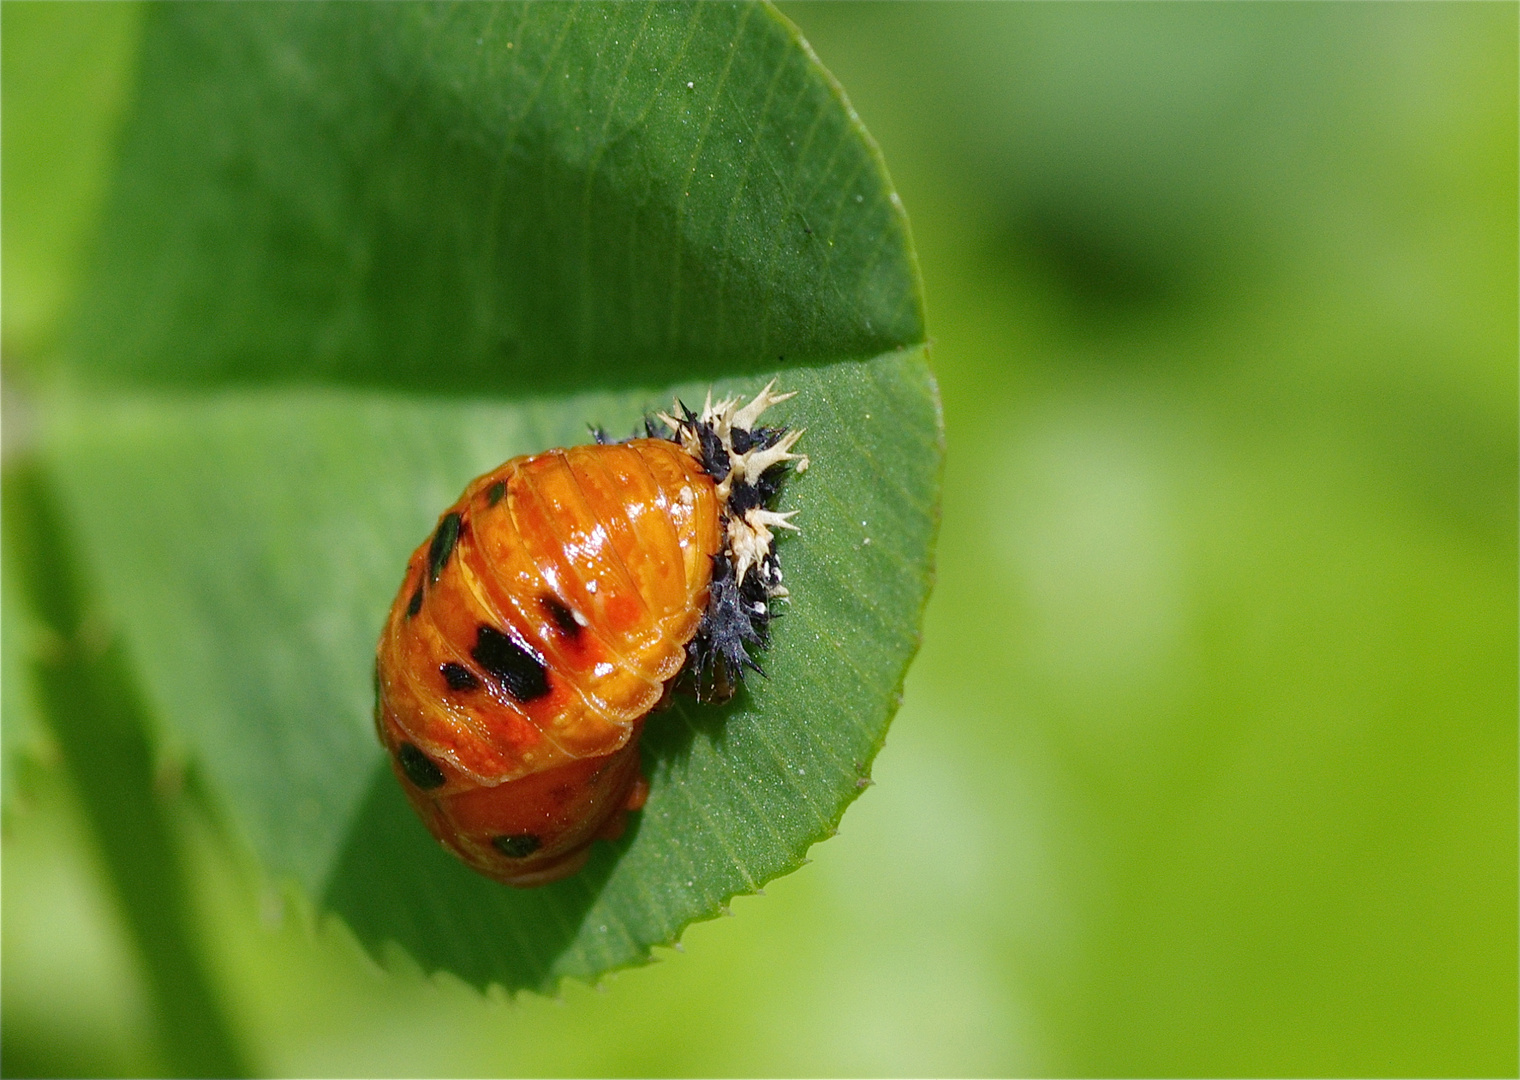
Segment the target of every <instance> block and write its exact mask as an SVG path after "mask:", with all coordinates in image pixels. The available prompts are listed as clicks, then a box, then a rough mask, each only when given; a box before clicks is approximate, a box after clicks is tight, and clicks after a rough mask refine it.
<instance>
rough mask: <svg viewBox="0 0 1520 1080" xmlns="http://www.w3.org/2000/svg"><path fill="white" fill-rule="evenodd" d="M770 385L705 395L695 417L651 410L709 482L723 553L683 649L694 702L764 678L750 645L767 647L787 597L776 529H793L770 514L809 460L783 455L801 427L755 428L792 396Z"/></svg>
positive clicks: (650, 426)
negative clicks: (746, 393) (745, 395)
mask: <svg viewBox="0 0 1520 1080" xmlns="http://www.w3.org/2000/svg"><path fill="white" fill-rule="evenodd" d="M775 385H776V384H775V382H774V381H773V382H771V383H769V384H768V385H767V386H766V387H765V389H763V390H761V391H760V392H759V393H758V394H756V395H755V396H754V398H753V399H752V400H751V401H750V402H749V403H748V404H742V403H741V399H740V398H737V397H733V398H724V399H723V400H721V401H719V402H716V403H714V402H713V400H712V394H711V393H709V394H708V395H707V400H706V401H705V402H704V403H703V405H702V411H701V412H700V413H694V412H692V410H691V409H689V408H687V407H686V406H685V405H684V404H683V403H682V402H680V401H677V402H676V403H675V410H674V412H671V413H659V414H657V416H658V419H659V420H660V421H661V422H663V423H664V424H665V425H666V426H667V427H668V429H669V431H670V434H669V435H667V436H665V437H667V438H670V439H671V440H672V441H674V442H677V443H680V444H681V446H682V447H684V448H685V450H686V452H687V453H689V454H690V455H691V456H692V457H693V458H695V459H696V460H697V461H698V462H700V463H701V465H702V468H703V470H704V471H706V472H707V474H708V475H709V476H711V477H712V478H713V480H714V481H715V482H716V484H717V488H716V490H717V495H718V505H719V508H720V511H721V517H720V521H721V524H722V528H723V532H724V542H723V550H722V551H721V552H720V553H719V554H718V555H715V556H714V557H713V573H712V584H711V585H710V586H709V589H708V603H707V610H706V611H705V612H704V613H703V616H702V622H701V625H700V626H699V627H698V629H697V634H696V637H694V638H693V639H692V641H691V644H690V645H688V646H687V670H688V671H690V673H691V675H692V678H693V680H694V682H695V684H696V691H697V696H698V697H699V698H705V699H712V698H716V697H727V696H728V695H729V694H731V693H732V692H733V688H734V686H735V684H736V683H738V682H739V681H740V680H741V679H743V677H744V672H745V671H746V670H750V671H758V672H760V673H761V674H762V675H763V674H764V672H763V671H761V669H760V665H759V664H758V663H756V662H755V659H754V657H753V656H751V655H750V647H755V648H762V649H763V648H764V647H765V646H766V645H767V644H768V642H769V640H770V621H771V619H773V618H775V617H776V612H775V611H774V605H775V602H776V601H778V600H783V599H785V598H786V596H787V591H786V587H785V586H783V585H782V584H781V564H780V562H779V561H778V560H777V558H776V546H775V532H774V530H777V529H792V530H795V529H796V528H797V526H795V525H793V524H792V522H791V518H792V517H793V515H794V514H795V513H796V511H788V512H786V513H778V512H777V511H776V510H775V503H776V500H777V498H778V497H779V496H780V492H781V483H782V481H783V479H784V478H785V476H786V474H787V472H788V470H795V471H796V472H799V473H800V472H803V471H805V470H806V469H807V467H808V459H807V457H806V456H805V455H802V454H794V453H792V452H791V451H792V447H793V446H795V445H796V444H797V440H798V439H799V438H801V437H802V432H801V431H800V430H799V431H788V430H787V429H786V428H784V427H777V428H772V427H758V426H756V421H758V420H759V419H760V416H761V414H762V413H764V412H765V411H766V410H767V409H769V408H770V407H771V406H772V405H775V404H777V403H779V402H782V401H786V400H787V399H788V398H790V397H792V396H793V393H795V391H794V392H793V393H787V394H776V393H772V390H773V389H774V387H775ZM645 430H646V431H648V432H649V433H650V434H651V435H653V434H654V433H655V425H654V421H653V420H646V421H645ZM662 434H663V433H662Z"/></svg>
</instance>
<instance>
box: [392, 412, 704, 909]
mask: <svg viewBox="0 0 1520 1080" xmlns="http://www.w3.org/2000/svg"><path fill="white" fill-rule="evenodd" d="M721 541H722V537H721V529H720V520H719V508H718V500H717V496H716V494H715V492H714V487H713V482H712V479H711V478H710V477H708V476H707V474H706V473H705V472H703V471H702V469H701V467H700V465H698V463H697V462H696V461H695V460H693V459H692V458H691V456H690V455H688V454H687V453H686V451H684V450H683V449H682V448H681V447H680V446H678V445H676V444H675V443H671V442H667V441H665V440H661V439H637V440H634V441H632V442H629V443H623V444H618V445H611V446H601V445H592V446H580V447H575V448H573V449H569V450H551V451H549V452H547V453H543V454H535V455H533V456H531V457H520V458H513V459H512V460H511V461H508V462H506V463H505V464H503V465H501V466H500V467H498V468H496V469H494V470H492V471H491V472H489V473H487V474H485V475H484V476H481V477H479V478H478V479H476V480H474V481H473V482H472V483H471V484H470V485H469V486H468V487H467V488H466V489H465V491H464V494H463V495H462V496H461V497H460V499H459V501H458V502H456V503H455V504H454V505H453V506H451V507H449V509H448V510H446V511H445V512H444V513H443V515H442V516H441V517H440V518H439V525H438V528H437V529H436V530H435V532H434V534H433V535H432V536H431V537H429V539H428V540H427V541H425V542H424V543H423V544H422V545H421V546H419V547H418V548H417V550H416V551H415V552H413V553H412V556H411V559H410V560H409V561H408V564H407V572H406V577H405V579H404V580H403V582H402V585H401V589H400V591H399V592H398V593H397V594H396V599H395V602H394V603H393V604H392V605H391V611H390V615H389V618H388V619H387V622H386V626H385V631H384V633H383V634H382V635H381V638H380V645H379V649H378V655H377V671H378V683H379V701H378V705H377V709H376V725H377V727H378V729H379V733H380V738H381V741H382V742H384V744H385V746H386V749H387V750H388V751H389V752H390V754H391V762H392V765H393V767H394V768H395V770H396V773H397V776H398V777H399V778H400V780H401V784H402V787H403V789H404V790H405V791H406V793H407V797H408V798H409V799H410V800H411V802H412V805H413V806H414V807H416V809H417V812H418V814H419V815H420V816H421V817H422V819H423V821H424V822H425V823H426V824H427V826H428V828H429V829H430V830H432V832H433V834H434V835H435V836H437V837H438V839H439V840H440V841H441V842H442V843H443V844H444V845H445V846H446V847H448V848H449V849H450V850H452V851H453V852H454V853H455V854H456V855H458V856H459V857H460V858H461V859H463V860H464V861H465V862H466V863H468V864H469V865H470V866H472V867H474V868H475V869H476V870H479V871H480V872H481V873H484V874H486V875H488V876H490V877H493V878H496V879H497V880H499V881H503V882H505V883H506V884H509V885H520V886H526V885H538V884H543V883H544V882H547V881H552V880H555V879H556V878H559V877H563V876H565V875H567V874H570V873H573V872H574V871H575V870H576V869H578V868H579V867H580V865H581V864H582V863H583V862H584V861H585V859H586V856H587V854H588V850H589V845H590V844H591V841H592V840H594V839H595V838H596V837H597V836H608V837H611V836H615V835H617V834H618V833H620V832H621V831H622V826H623V816H624V815H625V813H626V812H627V811H628V810H630V809H637V808H638V807H639V806H641V805H642V804H643V798H644V792H645V788H644V785H643V781H642V778H641V776H640V772H639V765H638V761H639V758H638V748H637V735H638V731H639V728H640V724H641V722H642V720H643V718H644V717H645V716H646V715H647V714H648V713H649V711H650V710H651V709H653V708H654V707H655V705H656V704H657V703H658V702H659V701H660V699H661V697H662V696H663V694H664V692H665V684H666V683H667V681H669V680H671V679H673V678H675V676H676V675H677V674H679V672H680V670H681V667H682V665H683V664H684V662H685V658H686V645H687V643H688V642H689V641H690V640H691V639H692V637H693V636H694V635H695V634H696V631H697V625H698V623H699V621H700V619H701V616H702V611H703V608H704V607H705V606H706V603H707V588H708V582H709V578H710V574H711V559H712V556H713V555H715V554H716V553H717V552H718V551H719V548H720V545H721ZM408 744H409V745H410V746H411V747H414V748H415V750H408V749H406V747H407V745H408ZM408 764H410V768H409V767H408ZM530 847H531V850H528V849H529V848H530Z"/></svg>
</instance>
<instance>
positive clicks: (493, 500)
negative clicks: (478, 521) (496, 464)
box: [486, 480, 507, 506]
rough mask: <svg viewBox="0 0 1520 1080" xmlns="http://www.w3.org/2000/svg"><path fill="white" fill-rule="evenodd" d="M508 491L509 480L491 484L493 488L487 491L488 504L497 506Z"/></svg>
mask: <svg viewBox="0 0 1520 1080" xmlns="http://www.w3.org/2000/svg"><path fill="white" fill-rule="evenodd" d="M506 493H507V482H506V481H505V480H498V481H496V483H494V484H492V485H491V490H490V491H487V492H486V504H487V505H488V506H495V505H496V504H497V503H499V502H501V500H502V498H503V497H504V496H505V495H506Z"/></svg>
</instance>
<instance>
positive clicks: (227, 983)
mask: <svg viewBox="0 0 1520 1080" xmlns="http://www.w3.org/2000/svg"><path fill="white" fill-rule="evenodd" d="M783 10H784V11H785V12H786V14H787V15H788V16H790V17H791V18H792V19H793V20H795V21H796V22H797V23H798V24H799V25H800V26H801V27H802V29H803V31H804V33H805V34H806V35H807V36H808V38H809V40H810V41H811V42H812V43H813V45H814V46H815V48H816V49H817V51H818V53H819V55H820V57H821V58H822V60H823V62H824V63H825V64H826V65H827V66H828V67H829V68H830V69H831V70H832V71H833V72H834V73H835V74H836V75H837V76H838V77H839V79H840V81H841V82H842V83H843V84H844V86H845V87H846V88H847V90H848V92H849V94H850V96H851V100H852V101H853V103H854V105H855V106H856V108H857V109H858V110H859V112H860V114H861V117H862V119H863V120H864V121H865V123H866V125H867V127H868V128H869V129H870V130H871V132H872V133H873V134H874V136H875V137H876V139H877V140H878V141H879V142H880V144H881V146H882V149H883V151H884V153H885V155H886V159H887V163H888V166H889V168H890V169H891V171H892V174H893V177H894V179H895V181H896V182H897V184H898V187H899V189H900V191H901V193H902V196H903V199H904V201H905V203H906V205H907V207H908V210H909V213H910V214H911V215H912V218H913V223H914V229H915V235H916V238H917V242H918V244H919V251H920V257H921V261H922V268H923V273H924V279H925V282H926V286H927V290H928V300H929V314H930V328H931V332H932V333H933V334H934V336H935V349H934V359H935V364H936V368H937V372H938V374H939V377H940V380H941V387H942V390H943V394H944V404H945V422H946V429H947V432H948V441H949V459H948V467H947V472H946V478H945V479H946V487H945V496H944V524H943V532H942V537H941V547H940V556H939V567H940V572H939V584H938V587H937V591H936V592H935V595H934V598H933V600H932V601H931V604H930V607H929V612H928V617H927V625H926V627H925V632H924V646H923V652H922V653H921V655H920V658H919V660H918V661H917V662H916V664H915V666H914V668H913V670H912V673H911V675H910V677H909V681H908V687H907V694H906V698H905V701H904V704H903V709H902V712H901V713H900V715H899V717H898V719H897V721H896V722H895V724H894V726H893V729H892V733H891V737H890V740H889V743H888V746H887V748H886V750H885V751H883V753H882V755H881V757H880V758H879V759H878V762H877V765H876V769H875V776H876V779H877V782H878V786H877V787H876V788H874V789H873V790H871V791H870V792H868V793H867V794H866V796H865V797H864V798H863V799H862V800H861V801H860V802H859V803H858V804H857V805H856V806H855V807H854V808H853V809H852V810H851V811H850V812H849V814H848V815H847V816H846V818H845V821H844V824H843V827H842V830H841V834H840V835H839V837H838V838H836V839H834V840H831V841H829V842H827V843H826V844H824V845H822V846H821V847H820V848H818V849H816V850H815V851H814V853H813V857H814V860H815V861H814V862H813V864H812V865H810V866H808V867H806V868H805V869H803V870H802V871H800V872H799V873H797V874H795V875H793V876H791V877H789V878H785V879H782V880H780V881H777V882H775V883H774V884H773V885H772V886H771V887H770V888H769V889H768V890H767V893H768V895H766V896H764V897H756V898H747V899H740V900H738V901H737V902H736V903H735V904H734V914H735V915H736V916H737V917H736V918H733V919H723V920H719V921H718V922H716V923H708V924H703V925H700V926H697V927H694V928H693V929H692V930H691V931H690V932H689V933H688V934H687V935H686V939H685V951H684V952H683V953H680V954H676V953H666V954H662V956H661V962H660V963H658V964H656V965H655V966H653V967H651V968H647V969H642V970H637V971H632V972H627V973H624V974H622V975H620V976H617V977H615V978H613V979H611V980H609V981H608V982H607V984H606V985H605V986H604V987H603V988H602V992H597V991H594V990H590V989H587V988H585V987H581V986H579V985H572V986H567V987H566V988H565V992H564V996H563V1000H562V1001H546V1000H543V999H538V998H533V997H524V998H520V999H518V1000H516V1001H508V1000H506V999H505V998H504V997H502V996H500V995H492V996H487V997H486V998H482V997H480V995H478V994H476V993H475V992H474V991H472V990H470V989H468V988H466V987H465V986H463V985H461V984H459V983H458V982H456V981H454V980H451V979H449V978H446V977H445V978H435V979H431V980H429V979H425V978H423V977H422V976H421V975H419V974H418V973H417V972H416V971H415V969H414V968H412V967H410V966H409V964H408V961H407V960H406V959H405V958H404V957H399V956H398V957H390V958H388V961H387V962H388V963H389V965H390V967H391V968H392V969H393V971H391V972H389V973H388V972H386V971H383V970H382V969H381V968H380V967H378V966H377V965H375V964H374V963H373V962H372V961H370V960H369V959H368V958H366V957H365V956H364V955H363V954H362V952H361V951H360V949H359V948H358V946H357V945H356V944H355V943H354V942H353V940H352V939H351V937H349V936H348V934H347V933H346V931H345V930H344V929H343V928H342V927H341V926H339V925H336V924H335V923H333V922H332V921H330V920H322V919H320V918H315V917H313V916H311V915H310V913H307V914H306V915H305V916H301V915H297V914H292V913H291V912H288V911H283V912H282V908H283V905H282V903H281V901H280V897H279V896H278V895H275V894H271V893H268V892H264V893H261V892H260V890H259V889H258V887H257V886H255V885H253V884H251V883H252V882H254V881H255V880H256V877H255V875H254V874H253V873H252V872H251V871H250V869H249V868H248V867H247V866H246V865H245V864H243V863H242V862H241V861H239V857H238V856H237V855H236V854H235V853H228V852H226V851H224V850H222V849H221V847H220V846H219V844H218V842H217V840H216V839H215V831H214V827H213V826H212V825H211V823H208V822H207V821H205V820H204V819H203V818H202V817H201V816H200V815H199V813H198V812H197V811H196V810H195V809H194V808H193V806H181V807H178V808H177V810H176V814H177V815H178V818H177V820H178V821H179V823H180V825H181V827H183V828H184V830H185V831H186V834H187V836H188V837H189V838H190V841H191V845H192V849H193V851H194V857H195V865H196V868H197V879H198V881H199V886H200V892H199V894H198V896H197V901H198V904H199V907H198V913H199V917H200V919H201V923H202V928H203V935H204V941H205V948H206V949H207V950H208V952H209V954H210V956H211V957H212V970H213V972H214V975H215V977H216V979H217V983H218V990H219V992H220V993H221V994H222V996H223V998H224V1004H225V1008H226V1010H227V1012H228V1015H229V1016H230V1018H231V1023H232V1025H233V1028H234V1030H235V1032H236V1034H237V1036H238V1037H239V1038H240V1039H241V1040H242V1042H243V1044H244V1046H245V1048H246V1053H247V1055H248V1057H249V1058H250V1060H251V1061H252V1062H253V1063H254V1064H255V1066H256V1067H257V1068H258V1069H260V1070H261V1071H263V1072H267V1073H274V1074H308V1075H320V1074H347V1075H359V1074H370V1075H390V1074H395V1075H419V1074H420V1075H432V1074H454V1075H469V1074H485V1073H507V1074H517V1073H526V1074H541V1075H558V1074H603V1073H634V1074H732V1073H742V1074H769V1073H778V1074H919V1075H924V1074H998V1073H1003V1074H1006V1073H1031V1074H1049V1073H1054V1074H1113V1075H1131V1074H1164V1075H1198V1074H1207V1075H1216V1074H1254V1075H1264V1074H1337V1075H1410V1074H1429V1075H1480V1074H1481V1075H1503V1074H1511V1075H1512V1074H1514V1073H1515V1071H1516V1069H1517V1060H1516V1036H1517V1031H1516V1016H1517V1008H1520V1003H1517V989H1516V984H1517V976H1516V966H1517V940H1516V923H1517V915H1516V912H1517V903H1520V897H1517V854H1516V851H1517V829H1516V817H1517V813H1516V806H1517V761H1516V749H1517V747H1516V704H1517V702H1516V675H1517V670H1516V668H1517V663H1516V652H1517V639H1516V614H1517V611H1516V593H1517V580H1516V554H1517V553H1516V513H1517V506H1516V485H1517V454H1516V423H1517V417H1516V396H1517V387H1516V344H1517V342H1516V322H1517V301H1516V296H1517V274H1516V230H1517V221H1516V201H1517V188H1516V157H1517V136H1516V130H1517V108H1516V101H1517V76H1516V52H1517V50H1516V40H1517V8H1516V6H1515V5H1512V4H1474V5H1468V4H1456V3H1453V4H1397V5H1393V4H1359V5H1303V4H1292V5H1275V4H1256V5H1214V4H1202V3H1200V4H1187V5H1176V6H1171V5H1108V4H1084V5H1043V4H1020V5H1005V4H976V5H959V4H937V5H883V6H877V5H865V4H857V5H827V4H825V5H818V6H813V5H785V6H784V7H783ZM0 17H3V47H4V57H3V60H4V63H3V77H4V86H3V105H4V117H3V125H4V147H3V150H4V153H3V162H4V174H3V185H4V247H3V256H4V268H3V269H4V342H3V343H4V357H5V362H6V375H7V395H8V397H7V412H6V416H5V434H6V441H7V443H8V444H11V445H14V444H15V443H16V440H18V439H22V440H24V437H25V423H24V419H25V412H24V402H22V403H21V404H20V405H19V406H18V399H17V398H16V396H15V394H14V391H13V386H14V384H15V383H17V382H18V381H19V382H23V383H24V381H25V380H24V374H25V370H26V368H27V367H28V366H30V365H39V364H45V363H46V359H47V356H48V352H49V349H50V347H51V345H52V343H53V342H54V341H55V340H56V335H57V330H58V325H59V321H60V319H61V318H62V317H63V313H64V311H65V309H66V307H67V304H68V301H69V297H70V294H71V290H72V288H73V286H74V283H75V282H76V280H77V278H78V270H79V262H80V259H81V252H82V251H83V250H84V245H86V244H87V242H88V237H89V234H90V229H91V224H92V221H93V215H94V214H95V213H96V211H97V208H98V204H99V198H100V195H101V192H102V190H103V186H104V183H105V180H106V176H107V174H108V169H109V165H110V145H111V138H112V134H113V132H114V130H115V129H114V122H115V119H116V118H117V117H118V116H119V114H120V110H121V108H122V106H123V103H124V101H125V100H126V99H127V98H128V97H129V96H130V90H131V70H132V66H131V61H132V48H133V44H134V41H135V28H136V13H135V9H133V8H130V7H125V6H112V7H106V8H101V7H96V6H93V5H80V6H58V7H45V8H38V7H34V6H29V5H18V4H15V3H7V4H5V5H4V7H3V9H0ZM12 659H14V658H13V657H7V673H9V671H11V670H12V668H11V661H12ZM34 757H35V759H34V760H32V761H30V762H28V763H27V764H26V767H25V768H24V769H23V771H22V776H21V782H20V783H19V784H17V785H15V788H16V789H15V790H12V791H10V792H8V797H9V798H10V801H11V803H12V805H11V808H10V809H9V810H8V812H7V815H6V819H5V832H4V893H3V903H4V912H3V934H4V937H3V950H4V967H3V980H4V981H3V1011H4V1014H3V1019H4V1025H3V1030H4V1035H3V1047H0V1052H3V1058H0V1068H3V1071H4V1073H5V1074H7V1075H25V1074H60V1075H64V1074H77V1073H87V1074H90V1073H104V1074H110V1073H143V1072H152V1071H154V1070H155V1069H157V1068H158V1067H159V1066H158V1063H157V1062H156V1060H155V1058H154V1056H153V1055H154V1050H153V1042H152V1035H151V1031H152V1027H151V1017H150V1016H148V1015H147V1013H146V1009H147V1002H146V996H145V993H144V991H143V988H142V984H141V977H140V973H139V971H138V967H137V961H136V960H135V958H134V957H133V956H132V954H131V952H130V949H129V947H128V946H127V944H126V938H125V937H124V933H123V930H122V927H121V925H120V921H119V917H118V915H117V914H116V912H115V911H114V909H113V906H112V905H113V902H112V900H111V898H110V894H109V893H108V892H107V891H106V888H105V884H104V880H103V878H102V876H101V872H100V869H99V866H98V864H97V856H96V854H95V851H94V849H93V846H92V845H93V841H92V840H91V838H90V837H89V836H88V835H86V834H85V831H84V826H83V824H82V819H81V817H80V815H79V812H78V809H77V803H76V799H75V797H74V795H73V793H72V792H71V790H70V787H69V783H68V781H67V779H66V778H65V777H63V776H61V775H60V774H59V770H58V769H57V767H56V764H55V763H53V762H50V761H49V759H48V755H47V753H46V747H45V744H44V747H43V752H42V753H41V754H39V755H35V756H34ZM8 779H9V778H8Z"/></svg>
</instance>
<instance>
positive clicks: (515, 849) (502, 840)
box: [491, 833, 539, 859]
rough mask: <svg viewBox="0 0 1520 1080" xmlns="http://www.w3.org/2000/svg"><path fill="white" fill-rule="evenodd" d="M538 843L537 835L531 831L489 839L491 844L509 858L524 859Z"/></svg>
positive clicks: (536, 847) (532, 851)
mask: <svg viewBox="0 0 1520 1080" xmlns="http://www.w3.org/2000/svg"><path fill="white" fill-rule="evenodd" d="M538 845H539V840H538V837H536V836H534V835H533V834H532V833H519V834H518V835H516V836H497V837H494V838H493V839H492V840H491V846H492V847H493V848H495V849H496V850H497V851H499V852H501V853H502V854H503V855H505V856H506V857H507V858H509V859H525V858H527V857H528V856H529V855H532V854H533V853H534V852H535V851H537V850H538Z"/></svg>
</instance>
